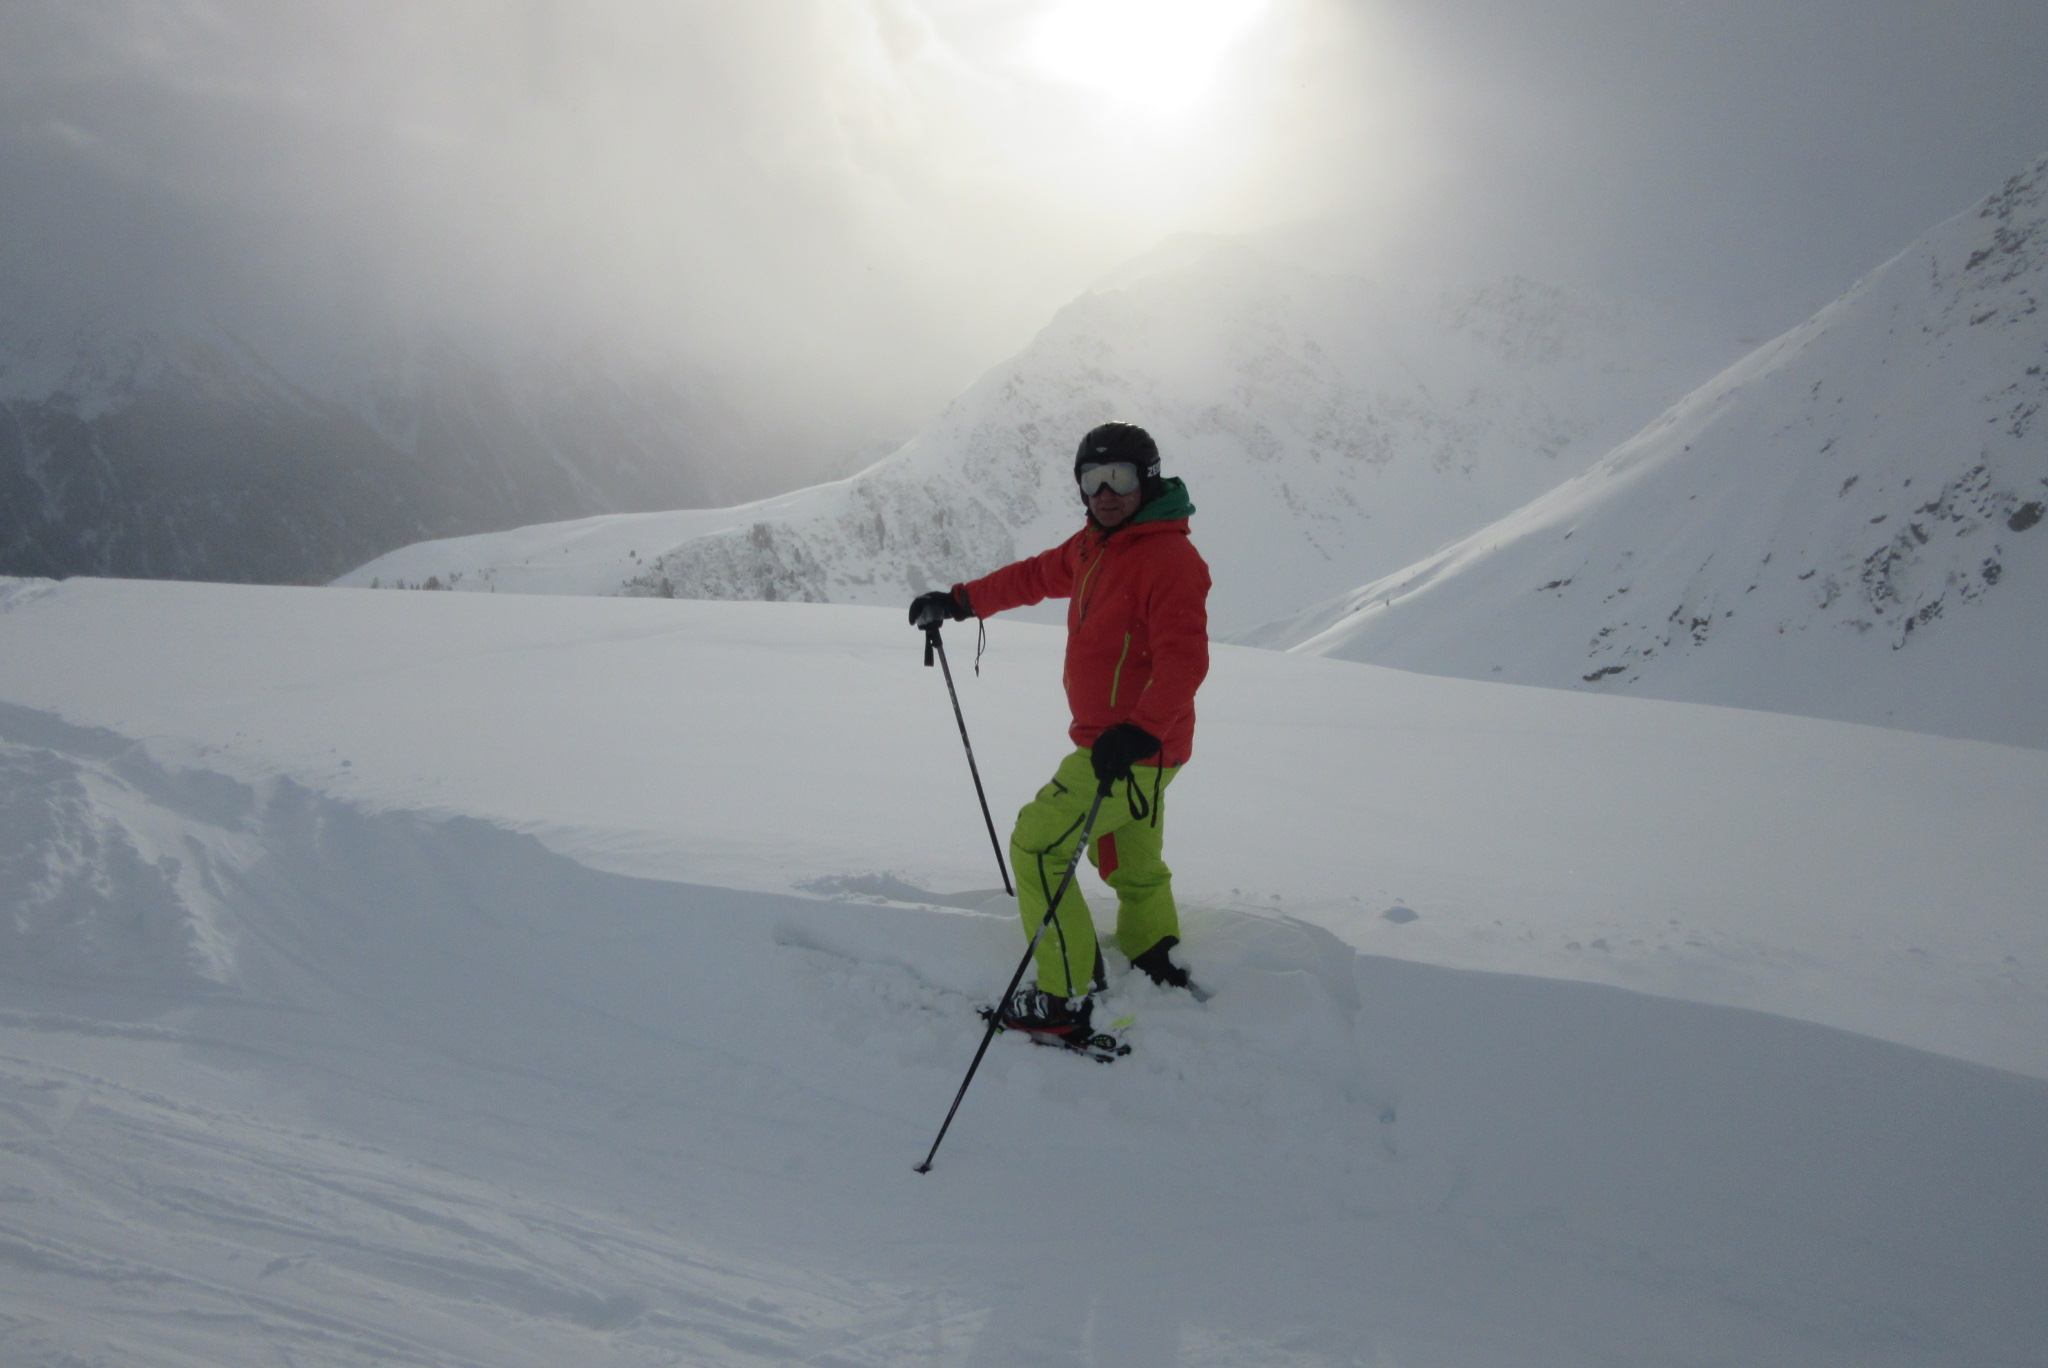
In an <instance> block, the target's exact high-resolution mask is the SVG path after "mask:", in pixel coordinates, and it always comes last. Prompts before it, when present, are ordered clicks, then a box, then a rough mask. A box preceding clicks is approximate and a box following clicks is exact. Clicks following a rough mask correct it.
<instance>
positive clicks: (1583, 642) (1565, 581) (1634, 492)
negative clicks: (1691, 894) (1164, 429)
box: [1242, 160, 2048, 746]
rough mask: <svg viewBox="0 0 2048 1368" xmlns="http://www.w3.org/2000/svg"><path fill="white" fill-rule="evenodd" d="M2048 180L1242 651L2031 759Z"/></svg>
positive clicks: (1960, 225) (2043, 537)
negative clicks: (1668, 704)
mask: <svg viewBox="0 0 2048 1368" xmlns="http://www.w3.org/2000/svg"><path fill="white" fill-rule="evenodd" d="M2044 284H2048V160H2043V161H2042V162H2039V163H2037V164H2036V165H2034V166H2033V167H2032V168H2030V169H2029V170H2028V171H2027V172H2025V173H2024V174H2022V175H2020V176H2017V177H2015V178H2014V179H2013V180H2012V181H2011V182H2010V183H2008V184H2007V185H2006V186H2005V188H2004V189H2003V190H2001V191H2000V192H1999V193H1998V194H1996V195H1993V196H1991V197H1990V198H1989V199H1987V200H1986V201H1985V202H1984V203H1983V204H1981V205H1979V206H1977V207H1976V208H1975V209H1973V210H1971V211H1970V212H1968V213H1966V214H1963V215H1960V216H1958V217H1957V218H1955V219H1953V220H1951V221H1950V222H1948V223H1946V224H1943V225H1942V226H1941V227H1939V228H1937V229H1936V230H1935V231H1934V232H1932V233H1931V234H1929V235H1928V236H1927V237H1926V238H1924V239H1923V240H1922V241H1920V242H1919V243H1916V244H1915V245H1914V246H1913V247H1911V248H1909V249H1908V250H1907V251H1906V252H1904V253H1903V254H1901V255H1900V256H1899V257H1898V258H1896V259H1895V260H1893V261H1892V262H1890V263H1888V264H1887V265H1885V266H1884V267H1883V268H1881V269H1880V270H1878V271H1876V272H1874V273H1873V274H1871V275H1870V276H1869V277H1868V278H1866V279H1865V280H1864V281H1862V282H1861V283H1860V284H1859V285H1858V286H1857V287H1856V288H1855V289H1854V290H1852V291H1851V292H1850V293H1849V294H1848V295H1847V296H1845V297H1844V298H1842V299H1841V300H1839V301H1837V302H1836V303H1835V304H1833V305H1831V306H1829V307H1828V308H1827V309H1825V310H1823V311H1822V312H1821V313H1820V314H1818V315H1816V316H1815V317H1814V318H1813V319H1812V320H1811V321H1810V322H1808V323H1806V324H1805V325H1803V326H1802V327H1800V328H1798V329H1795V330H1794V331H1792V332H1791V333H1788V334H1787V335H1785V336H1784V337H1782V338H1780V339H1778V340H1777V341H1776V342H1774V343H1772V344H1770V345H1769V346H1767V347H1765V348H1763V349H1762V350H1760V351H1758V352H1757V353H1756V354H1755V355H1753V356H1751V357H1749V358H1748V359H1747V360H1745V361H1743V362H1742V363H1741V364H1739V365H1737V366H1735V367H1734V368H1732V369H1730V370H1729V371H1728V372H1727V373H1726V374H1724V375H1722V376H1721V377H1719V378H1718V379H1716V380H1715V381H1713V382H1712V383H1711V384H1709V385H1707V386H1705V387H1704V388H1702V389H1700V390H1699V391H1697V392H1696V393H1694V394H1693V395H1691V396H1690V397H1689V398H1687V399H1686V400H1685V401H1684V402H1682V403H1680V404H1679V405H1678V406H1676V407H1675V408H1673V409H1672V410H1671V411H1670V412H1669V413H1667V414H1666V415H1664V417H1663V418H1661V419H1660V420H1659V421H1658V422H1656V423H1655V424H1653V425H1652V426H1651V427H1649V428H1648V429H1646V430H1645V431H1644V432H1642V433H1641V434H1640V435H1638V436H1637V437H1635V438H1634V439H1632V440H1631V441H1629V442H1628V443H1626V444H1624V445H1623V446H1621V447H1620V448H1618V449H1617V450H1616V451H1615V452H1614V453H1613V454H1612V455H1611V456H1609V457H1608V458H1606V459H1605V460H1603V461H1601V462H1600V463H1599V464H1598V465H1597V466H1595V467H1594V468H1593V469H1592V470H1590V471H1588V472H1587V473H1586V474H1584V475H1581V476H1579V477H1578V478H1576V479H1574V480H1571V481H1569V482H1567V483H1566V484H1564V485H1562V486H1561V487H1560V488H1558V489H1556V490H1554V491H1553V492H1551V493H1549V494H1547V495H1545V496H1544V497H1543V498H1541V499H1538V500H1536V501H1535V502H1534V503H1532V504H1530V505H1529V506H1528V507H1526V508H1524V509H1522V510H1520V511H1519V512H1516V513H1514V514H1511V515H1509V516H1508V517H1506V518H1503V519H1502V520H1500V521H1499V522H1497V523H1495V524H1493V525H1492V526H1490V527H1487V528H1484V529H1482V530H1480V531H1478V532H1475V533H1473V534H1472V535H1470V536H1469V537H1466V538H1464V539H1463V540H1461V541H1459V542H1458V543H1456V544H1454V545H1452V546H1450V547H1448V548H1446V549H1444V550H1442V551H1440V552H1439V553H1437V554H1436V555H1434V556H1431V557H1429V558H1427V559H1425V560H1422V561H1420V562H1418V563H1417V564H1415V565H1412V566H1410V567H1408V568H1407V569H1405V570H1402V571H1400V572H1398V573H1396V574H1392V575H1388V576H1386V577H1385V578H1383V579H1380V580H1377V581H1374V582H1372V583H1370V584H1367V585H1365V586H1364V587H1363V588H1359V589H1355V590H1353V591H1352V592H1350V593H1348V594H1344V595H1341V596H1338V597H1337V598H1334V599H1332V600H1330V601H1329V602H1327V603H1324V604H1322V605H1320V606H1318V607H1316V608H1313V609H1311V610H1309V611H1307V612H1305V613H1302V614H1300V615H1298V616H1296V617H1294V618H1292V619H1290V620H1287V621H1283V622H1279V623H1276V624H1274V625H1272V626H1270V627H1267V628H1264V629H1261V630H1259V631H1256V632H1253V633H1248V634H1246V635H1245V636H1244V637H1243V638H1242V639H1243V640H1246V641H1250V642H1255V643H1258V644H1262V645H1277V646H1291V647H1294V648H1295V649H1298V650H1301V651H1305V652H1313V653H1316V654H1321V655H1331V656H1337V657H1341V658H1344V659H1349V660H1361V661H1372V662H1375V663H1378V664H1383V665H1394V666H1399V667H1402V668H1405V669H1415V670H1425V671H1429V672H1432V673H1439V674H1451V675H1464V676H1467V677H1472V678H1495V679H1503V680H1511V681H1517V682H1521V683H1530V684H1545V685H1551V686H1558V687H1570V688H1580V689H1594V690H1598V691H1600V692H1623V691H1625V692H1629V693H1635V694H1643V695H1650V696H1654V697H1660V698H1676V699H1688V700H1695V701H1700V702H1711V703H1723V704H1733V705H1737V706H1741V707H1750V708H1764V709H1769V710H1772V711H1779V712H1797V713H1807V714H1812V715H1818V716H1824V717H1835V718H1842V719H1847V720H1851V721H1859V722H1877V723H1884V724H1888V725H1893V726H1902V727H1916V728H1924V729H1926V730H1929V731H1935V732H1940V733H1944V734H1947V735H1951V736H1968V737H1979V738H1983V739H1987V740H1994V741H2005V742H2012V743H2018V744H2022V745H2030V746H2048V690H2044V689H2043V688H2042V687H2041V681H2042V680H2043V679H2044V678H2048V525H2044V520H2043V510H2044V507H2048V421H2044V420H2043V414H2042V408H2043V405H2044V403H2048V307H2044V303H2048V288H2044Z"/></svg>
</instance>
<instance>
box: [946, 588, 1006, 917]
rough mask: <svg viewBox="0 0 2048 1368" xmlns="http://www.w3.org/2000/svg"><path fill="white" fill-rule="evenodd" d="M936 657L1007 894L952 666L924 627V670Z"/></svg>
mask: <svg viewBox="0 0 2048 1368" xmlns="http://www.w3.org/2000/svg"><path fill="white" fill-rule="evenodd" d="M934 651H936V652H937V653H938V657H939V668H940V669H941V670H943V671H945V675H946V693H947V694H948V695H949V696H950V697H951V698H952V700H953V720H954V721H955V722H958V723H959V724H960V744H961V745H963V746H965V747H967V772H968V773H969V774H971V775H973V776H974V796H975V797H977V798H979V799H980V800H981V820H982V821H984V822H986V823H987V824H988V843H989V844H990V845H991V846H993V847H994V848H995V852H996V869H997V870H998V871H999V872H1000V873H1001V874H1002V876H1003V892H1005V893H1007V894H1009V895H1010V896H1011V897H1013V898H1014V897H1016V896H1017V890H1016V889H1015V888H1014V887H1012V886H1011V884H1010V867H1009V865H1008V864H1006V863H1005V862H1004V860H1003V843H1002V841H1001V840H1000V839H998V838H997V836H996V819H995V818H993V817H991V816H989V812H988V794H987V793H985V792H983V790H982V787H981V767H980V766H978V765H976V764H975V763H974V743H973V742H972V741H969V740H968V739H967V718H966V717H965V716H964V715H963V714H962V713H961V711H960V691H959V690H958V689H955V688H954V687H953V667H952V666H951V665H949V664H947V662H946V643H945V642H943V641H941V640H939V629H938V625H937V624H936V623H934V624H933V625H931V626H929V627H926V628H925V629H924V663H925V666H926V668H927V669H929V668H930V666H931V663H932V653H933V652H934Z"/></svg>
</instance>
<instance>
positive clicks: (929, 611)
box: [910, 589, 974, 632]
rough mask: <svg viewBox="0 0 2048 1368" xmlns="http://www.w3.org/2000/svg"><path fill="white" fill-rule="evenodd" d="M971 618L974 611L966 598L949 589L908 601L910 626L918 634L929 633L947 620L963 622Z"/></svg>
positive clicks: (936, 590) (921, 595)
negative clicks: (915, 629) (917, 631)
mask: <svg viewBox="0 0 2048 1368" xmlns="http://www.w3.org/2000/svg"><path fill="white" fill-rule="evenodd" d="M973 616H974V609H973V608H972V607H970V606H969V605H968V603H967V601H966V596H965V595H961V594H955V593H954V592H953V591H952V590H951V589H934V590H932V591H931V592H930V593H929V594H919V595H918V596H917V597H916V598H914V599H912V600H911V601H910V625H911V626H913V627H915V628H917V629H918V630H919V631H920V632H924V631H929V630H931V629H932V628H934V627H936V626H938V625H939V624H940V623H942V622H945V621H946V620H947V619H949V618H950V619H951V620H952V621H954V622H964V621H966V620H967V619H968V618H970V617H973Z"/></svg>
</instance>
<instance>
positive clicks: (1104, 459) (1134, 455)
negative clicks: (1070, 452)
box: [1074, 423, 1160, 503]
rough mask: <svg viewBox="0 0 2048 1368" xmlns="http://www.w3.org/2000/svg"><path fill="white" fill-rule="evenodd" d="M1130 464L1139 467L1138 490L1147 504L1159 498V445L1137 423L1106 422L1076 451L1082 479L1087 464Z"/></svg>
mask: <svg viewBox="0 0 2048 1368" xmlns="http://www.w3.org/2000/svg"><path fill="white" fill-rule="evenodd" d="M1113 461H1129V462H1130V463H1131V464H1132V465H1134V466H1136V467H1137V468H1138V488H1139V490H1140V491H1141V492H1142V493H1143V495H1144V499H1145V502H1147V503H1150V502H1151V501H1152V500H1153V499H1155V498H1157V497H1158V495H1159V483H1160V482H1159V443H1157V442H1155V441H1153V440H1152V434H1151V433H1149V432H1147V431H1145V429H1143V428H1141V427H1139V426H1138V425H1137V424H1136V423H1104V424H1103V425H1102V426H1101V427H1098V428H1093V429H1090V431H1089V433H1088V435H1087V436H1086V437H1083V438H1082V439H1081V445H1080V446H1079V447H1077V448H1075V450H1074V477H1075V478H1076V479H1079V478H1080V475H1081V467H1082V466H1084V465H1108V464H1110V463H1111V462H1113Z"/></svg>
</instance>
